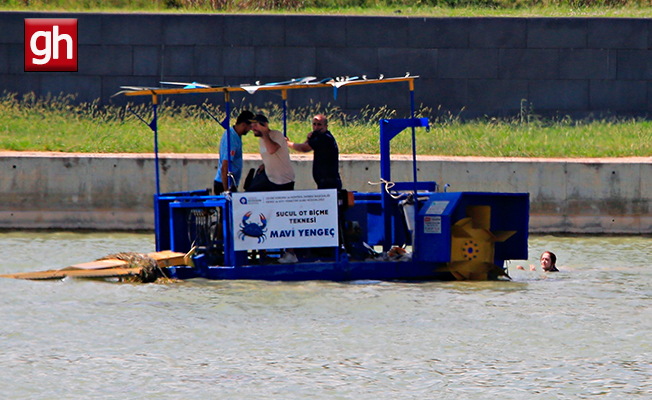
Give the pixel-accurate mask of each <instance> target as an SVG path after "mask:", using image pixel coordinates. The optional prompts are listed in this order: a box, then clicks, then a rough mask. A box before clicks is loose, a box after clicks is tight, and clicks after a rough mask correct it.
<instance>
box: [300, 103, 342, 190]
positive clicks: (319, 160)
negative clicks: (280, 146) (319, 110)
mask: <svg viewBox="0 0 652 400" xmlns="http://www.w3.org/2000/svg"><path fill="white" fill-rule="evenodd" d="M288 147H290V148H291V149H294V150H296V151H300V152H302V153H307V152H309V151H314V152H315V157H314V159H313V162H312V177H313V179H314V180H315V183H316V184H317V189H342V180H341V179H340V172H339V167H340V162H339V157H340V151H339V149H338V147H337V142H336V141H335V138H334V137H333V135H332V134H331V133H330V131H329V130H328V120H327V119H326V116H325V115H323V114H318V115H315V117H314V118H313V119H312V132H310V133H309V134H308V138H307V139H306V141H305V142H303V143H294V142H291V141H289V140H288Z"/></svg>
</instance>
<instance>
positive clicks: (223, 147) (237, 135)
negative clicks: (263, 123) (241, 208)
mask: <svg viewBox="0 0 652 400" xmlns="http://www.w3.org/2000/svg"><path fill="white" fill-rule="evenodd" d="M253 117H254V113H252V112H251V111H247V110H245V111H243V112H241V113H240V115H238V119H237V120H236V122H235V125H233V127H232V128H229V130H227V131H226V132H224V134H223V135H222V139H221V140H220V161H219V166H220V167H219V169H218V170H217V174H215V182H214V183H213V193H214V194H216V195H217V194H220V193H222V192H226V191H227V190H229V191H231V192H236V191H237V190H238V185H239V184H240V177H241V176H242V136H244V135H246V134H247V132H249V131H250V130H251V119H252V118H253ZM227 133H228V134H229V138H230V141H231V143H230V147H231V152H230V153H231V154H230V157H229V156H228V153H229V148H228V147H229V146H227ZM229 159H230V160H231V176H229V164H228V162H229ZM225 182H226V183H225Z"/></svg>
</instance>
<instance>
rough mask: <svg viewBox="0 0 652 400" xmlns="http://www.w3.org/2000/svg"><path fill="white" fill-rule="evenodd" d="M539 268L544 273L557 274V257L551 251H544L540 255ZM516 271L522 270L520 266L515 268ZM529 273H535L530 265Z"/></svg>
mask: <svg viewBox="0 0 652 400" xmlns="http://www.w3.org/2000/svg"><path fill="white" fill-rule="evenodd" d="M540 261H541V268H542V269H543V271H544V272H559V270H558V269H557V256H556V255H555V253H553V252H552V251H544V252H543V254H541V259H540ZM516 269H524V268H523V267H522V266H520V265H519V266H517V267H516ZM530 271H536V267H535V266H534V265H533V264H530Z"/></svg>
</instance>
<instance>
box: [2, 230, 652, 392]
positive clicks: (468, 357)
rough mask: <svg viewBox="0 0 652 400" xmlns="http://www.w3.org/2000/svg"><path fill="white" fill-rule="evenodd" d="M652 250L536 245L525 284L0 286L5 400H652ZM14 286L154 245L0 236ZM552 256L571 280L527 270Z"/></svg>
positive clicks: (634, 243) (634, 245)
mask: <svg viewBox="0 0 652 400" xmlns="http://www.w3.org/2000/svg"><path fill="white" fill-rule="evenodd" d="M651 245H652V239H650V238H647V237H553V236H539V237H534V238H531V240H530V258H531V260H530V261H529V262H528V261H519V262H514V263H512V264H510V274H511V276H512V277H513V279H514V280H513V281H512V282H452V283H437V282H433V283H420V284H405V283H386V282H352V283H333V282H302V283H278V282H276V283H275V282H271V283H270V282H258V281H254V282H247V281H231V282H214V281H205V280H194V281H190V282H183V283H178V284H172V285H154V284H147V285H136V284H118V283H107V282H97V281H86V280H64V281H48V282H32V281H20V280H12V279H0V311H1V312H0V370H1V371H2V373H0V398H21V399H25V398H27V399H30V398H32V399H54V398H57V399H58V398H67V399H87V398H100V399H102V398H107V399H136V398H138V399H141V398H155V399H167V398H169V399H180V398H199V397H200V396H201V398H230V399H253V398H273V399H310V398H316V399H374V400H376V399H395V398H401V399H409V398H414V399H424V398H437V399H471V398H473V399H523V398H528V399H530V398H536V399H558V398H593V397H598V396H599V397H600V398H610V399H611V398H614V399H615V398H625V399H631V398H650V397H651V396H652V361H651V360H652V335H651V334H650V332H652V311H650V310H651V307H650V306H651V305H652V268H651V267H650V264H651V262H650V260H652V246H651ZM0 248H1V249H2V254H3V263H2V264H0V273H13V272H26V271H34V270H42V269H52V268H62V267H64V266H67V265H71V264H76V263H80V262H86V261H91V260H94V259H97V258H100V257H103V256H105V255H107V254H111V253H115V252H120V251H137V252H150V251H153V250H154V243H153V235H151V234H124V233H91V234H88V233H51V232H50V233H35V232H30V233H25V232H19V233H1V234H0ZM547 249H550V250H552V251H554V252H555V253H556V254H557V256H558V257H559V261H558V265H559V267H560V269H561V272H560V273H557V274H544V273H541V272H531V271H527V270H526V271H520V270H517V269H516V265H517V264H522V265H526V266H527V264H529V263H530V262H531V263H534V262H535V261H536V259H537V258H538V256H539V254H540V253H541V252H542V251H544V250H547Z"/></svg>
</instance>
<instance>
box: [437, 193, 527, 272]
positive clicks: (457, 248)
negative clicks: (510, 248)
mask: <svg viewBox="0 0 652 400" xmlns="http://www.w3.org/2000/svg"><path fill="white" fill-rule="evenodd" d="M466 215H467V217H466V218H462V219H461V220H459V221H457V222H456V223H455V224H453V225H452V226H451V261H450V262H449V263H447V264H446V266H445V267H442V268H441V269H440V270H441V271H449V272H450V273H451V274H452V275H453V276H454V277H455V278H456V279H457V280H487V279H495V278H496V277H499V276H505V277H507V278H509V276H508V275H507V273H506V272H505V270H504V269H503V268H502V267H500V266H498V265H496V264H494V254H495V243H496V242H504V241H505V240H507V239H509V238H510V237H511V236H512V235H514V234H515V233H516V231H496V232H492V231H491V230H490V226H491V207H490V206H467V207H466Z"/></svg>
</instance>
